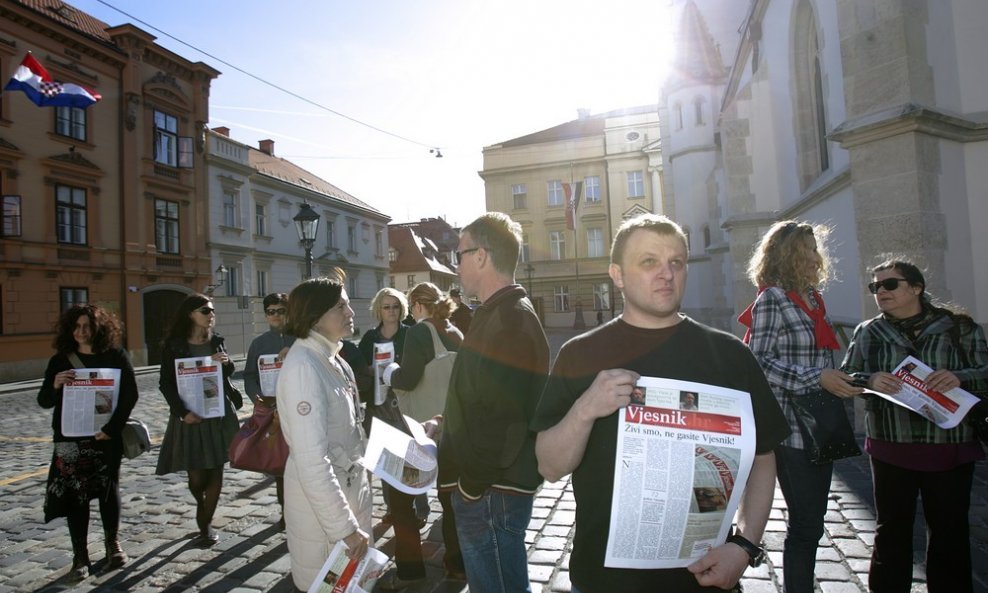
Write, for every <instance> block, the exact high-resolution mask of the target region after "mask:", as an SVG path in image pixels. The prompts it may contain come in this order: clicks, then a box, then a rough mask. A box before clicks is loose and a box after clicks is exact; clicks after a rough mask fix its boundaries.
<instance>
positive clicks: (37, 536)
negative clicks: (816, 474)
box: [0, 332, 988, 593]
mask: <svg viewBox="0 0 988 593" xmlns="http://www.w3.org/2000/svg"><path fill="white" fill-rule="evenodd" d="M570 335H572V333H570V332H553V333H552V334H551V335H550V340H551V341H552V342H553V344H552V345H553V351H556V350H558V347H559V345H560V344H561V343H562V341H563V340H564V339H565V338H567V337H569V336H570ZM240 365H241V366H242V362H240ZM138 384H139V387H140V390H141V400H140V402H139V403H138V406H137V408H136V410H135V413H134V416H135V417H137V418H140V419H141V420H144V421H145V422H146V423H147V424H148V425H149V427H150V429H151V432H152V436H153V437H157V438H156V439H155V441H156V442H157V441H158V440H160V436H161V435H162V434H163V432H164V427H165V422H166V417H167V416H166V415H167V406H166V405H165V403H164V399H163V398H162V397H161V396H160V394H158V392H157V374H156V372H151V373H148V374H142V375H140V376H139V377H138ZM36 393H37V386H35V385H32V384H29V383H27V384H20V385H6V386H2V385H0V403H2V405H3V410H4V414H3V415H2V418H0V500H2V505H0V593H6V592H8V591H38V592H40V591H45V592H48V591H65V590H70V589H71V590H74V591H132V592H152V591H155V592H158V591H167V592H177V591H203V592H217V593H218V592H227V591H230V592H258V591H265V592H272V593H283V592H290V591H294V587H293V585H292V581H291V577H290V574H289V573H290V566H289V559H288V551H287V545H286V543H285V537H284V534H283V533H282V532H280V531H279V530H278V528H277V520H278V518H279V511H278V505H277V502H276V500H275V493H274V485H273V483H272V481H271V479H270V478H266V477H263V476H260V475H258V474H253V473H249V472H244V471H239V470H231V469H228V470H227V472H226V476H225V481H224V488H223V495H222V498H221V501H220V506H219V509H218V511H217V517H216V521H215V525H216V527H217V528H218V529H219V530H220V531H221V537H222V539H221V541H220V543H219V544H217V545H216V546H215V547H213V548H211V549H208V550H201V549H198V548H195V547H193V546H192V545H191V541H192V536H193V534H194V532H195V531H196V526H195V510H194V504H193V502H192V499H191V496H190V495H189V494H188V491H187V490H186V485H185V477H184V474H182V475H169V476H155V475H154V465H155V462H156V461H157V454H156V451H154V450H152V451H151V453H149V454H146V455H143V456H141V457H139V458H137V459H134V460H126V459H125V460H124V463H123V468H122V470H121V492H122V497H123V506H124V509H123V516H122V525H121V539H122V543H123V548H124V550H125V551H126V552H127V553H128V554H129V555H130V557H131V561H130V563H128V564H127V565H126V566H125V567H123V568H122V569H119V570H112V571H111V570H107V568H106V565H105V561H104V560H103V556H104V554H103V535H102V529H101V528H100V525H99V513H98V510H97V508H96V505H95V504H94V505H93V511H92V520H91V526H90V538H89V549H90V555H91V557H92V558H93V560H94V562H95V565H94V572H95V575H94V576H92V577H90V578H89V579H87V580H86V581H84V582H83V583H82V584H79V585H76V586H75V588H74V589H73V588H72V587H71V586H70V585H67V584H65V583H64V582H63V580H62V577H63V576H64V575H65V574H66V572H67V571H68V568H69V566H70V565H71V562H72V554H71V545H70V543H69V537H68V532H67V529H66V527H65V522H64V520H61V519H59V520H55V521H52V522H51V523H49V524H45V523H43V522H42V521H43V512H42V503H43V498H44V484H45V479H46V475H47V468H48V463H49V460H50V457H51V428H50V426H51V424H50V423H51V414H50V412H49V411H47V410H42V409H40V408H39V407H38V406H37V404H36V403H35V395H36ZM248 407H249V406H248ZM241 415H242V416H243V417H246V415H247V414H246V412H242V413H241ZM986 494H988V464H984V463H981V464H979V465H978V468H977V472H976V476H975V485H974V492H973V500H972V508H971V528H972V540H973V555H974V566H975V591H977V592H978V593H988V498H986ZM830 498H831V500H830V506H829V511H828V513H827V518H826V521H827V523H826V535H825V537H824V539H823V540H822V542H821V547H820V549H819V551H818V553H817V560H818V562H817V568H816V574H817V579H818V581H819V590H820V591H821V592H822V593H858V592H862V591H866V590H867V588H866V586H865V584H864V583H866V580H867V571H868V558H869V556H870V553H871V546H872V543H873V541H874V529H875V521H874V513H873V509H872V506H871V495H870V473H869V469H868V466H867V459H866V458H865V457H859V458H856V459H852V460H845V461H841V462H839V463H838V464H837V467H836V471H835V474H834V480H833V486H832V489H831V497H830ZM432 500H433V513H432V516H431V517H430V521H429V523H428V525H427V526H426V527H425V529H423V539H424V541H425V543H424V551H425V554H426V558H427V571H428V575H429V578H428V579H427V580H426V581H425V582H423V583H420V584H417V585H415V586H413V587H409V588H408V589H406V591H408V593H427V592H429V593H433V592H434V593H447V592H449V593H453V592H459V591H462V590H464V589H465V586H464V584H463V583H460V582H454V581H444V580H443V570H442V562H441V558H442V539H441V529H440V525H439V524H438V518H439V505H438V502H436V501H435V497H434V496H433V497H432ZM375 502H376V504H375V513H374V516H375V521H374V533H375V537H376V539H377V545H378V547H379V548H381V549H382V550H383V551H385V552H386V553H389V554H390V553H391V552H392V551H393V542H391V537H392V533H393V532H392V530H391V529H390V528H389V526H387V525H384V524H382V523H381V521H380V518H381V516H382V514H383V510H382V508H383V505H382V500H381V496H380V485H379V484H378V483H376V482H375ZM575 508H576V503H575V502H574V498H573V491H572V486H571V485H570V482H569V480H568V478H567V479H564V480H562V481H560V482H556V483H551V484H546V485H545V486H544V487H543V488H542V490H541V492H539V494H538V496H537V497H536V500H535V508H534V513H533V517H532V521H531V524H530V525H529V529H528V533H527V537H526V540H527V542H528V544H529V575H530V577H531V580H532V589H533V592H534V593H542V592H549V591H563V592H566V591H569V590H570V582H569V569H568V567H569V550H570V546H571V545H572V544H571V542H572V536H573V521H574V517H575ZM785 513H786V510H785V502H784V501H783V500H782V495H781V493H780V492H779V491H778V490H777V491H776V498H775V504H774V506H773V510H772V515H771V518H770V522H769V525H768V530H767V532H766V535H765V544H766V546H767V548H768V550H769V562H768V563H767V564H766V565H764V566H762V567H760V568H758V569H749V570H748V572H747V574H746V575H745V578H744V580H743V584H744V588H745V591H746V592H747V593H776V592H781V591H782V589H781V580H782V569H781V565H782V547H783V540H784V538H785ZM917 525H921V519H919V518H918V519H917ZM915 540H916V541H915V548H916V549H921V548H922V543H923V541H925V535H923V531H922V529H921V528H919V529H917V532H916V535H915ZM920 560H921V555H920V554H917V562H919V561H920ZM923 581H924V576H923V571H922V566H921V564H917V565H916V569H915V572H914V587H913V592H914V593H917V592H920V591H925V590H926V587H925V584H924V582H923Z"/></svg>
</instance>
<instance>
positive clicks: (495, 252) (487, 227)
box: [460, 212, 521, 278]
mask: <svg viewBox="0 0 988 593" xmlns="http://www.w3.org/2000/svg"><path fill="white" fill-rule="evenodd" d="M460 233H461V234H463V233H470V238H471V239H472V240H473V242H474V246H475V247H483V248H484V250H485V251H487V254H488V256H490V258H491V260H492V261H493V263H494V269H495V270H497V271H498V272H500V273H501V274H504V275H505V276H510V277H511V278H514V277H515V268H517V267H518V254H519V252H520V251H521V225H520V224H518V223H517V222H515V221H513V220H511V217H510V216H508V215H507V214H505V213H503V212H488V213H487V214H483V215H481V216H480V217H478V218H477V219H476V220H474V221H473V222H471V223H470V224H468V225H467V226H465V227H463V230H462V231H460Z"/></svg>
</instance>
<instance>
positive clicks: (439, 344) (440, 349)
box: [424, 319, 449, 358]
mask: <svg viewBox="0 0 988 593" xmlns="http://www.w3.org/2000/svg"><path fill="white" fill-rule="evenodd" d="M424 323H425V324H426V325H427V326H429V331H430V332H431V333H432V348H433V349H434V350H435V351H436V356H435V357H436V358H439V355H440V354H443V353H445V352H449V350H447V349H446V346H445V345H443V341H442V340H440V339H439V332H438V331H436V328H435V327H434V326H433V325H432V322H431V321H429V320H428V319H427V320H425V321H424Z"/></svg>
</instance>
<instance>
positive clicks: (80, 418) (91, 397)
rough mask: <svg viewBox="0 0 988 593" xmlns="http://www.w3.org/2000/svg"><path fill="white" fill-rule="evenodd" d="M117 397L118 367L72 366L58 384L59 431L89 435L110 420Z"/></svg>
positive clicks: (69, 435)
mask: <svg viewBox="0 0 988 593" xmlns="http://www.w3.org/2000/svg"><path fill="white" fill-rule="evenodd" d="M119 397H120V369H76V370H75V379H73V380H72V381H70V382H68V383H66V384H65V385H63V386H62V434H63V435H65V436H67V437H91V436H93V435H95V434H96V433H97V432H99V431H100V429H102V427H103V426H104V425H105V424H106V423H107V422H109V421H110V416H112V415H113V410H115V409H117V400H118V399H119Z"/></svg>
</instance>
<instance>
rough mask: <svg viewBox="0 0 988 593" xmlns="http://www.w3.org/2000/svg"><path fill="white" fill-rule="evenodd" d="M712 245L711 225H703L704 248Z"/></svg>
mask: <svg viewBox="0 0 988 593" xmlns="http://www.w3.org/2000/svg"><path fill="white" fill-rule="evenodd" d="M708 247H710V225H707V224H705V225H703V248H704V249H707V248H708Z"/></svg>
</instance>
